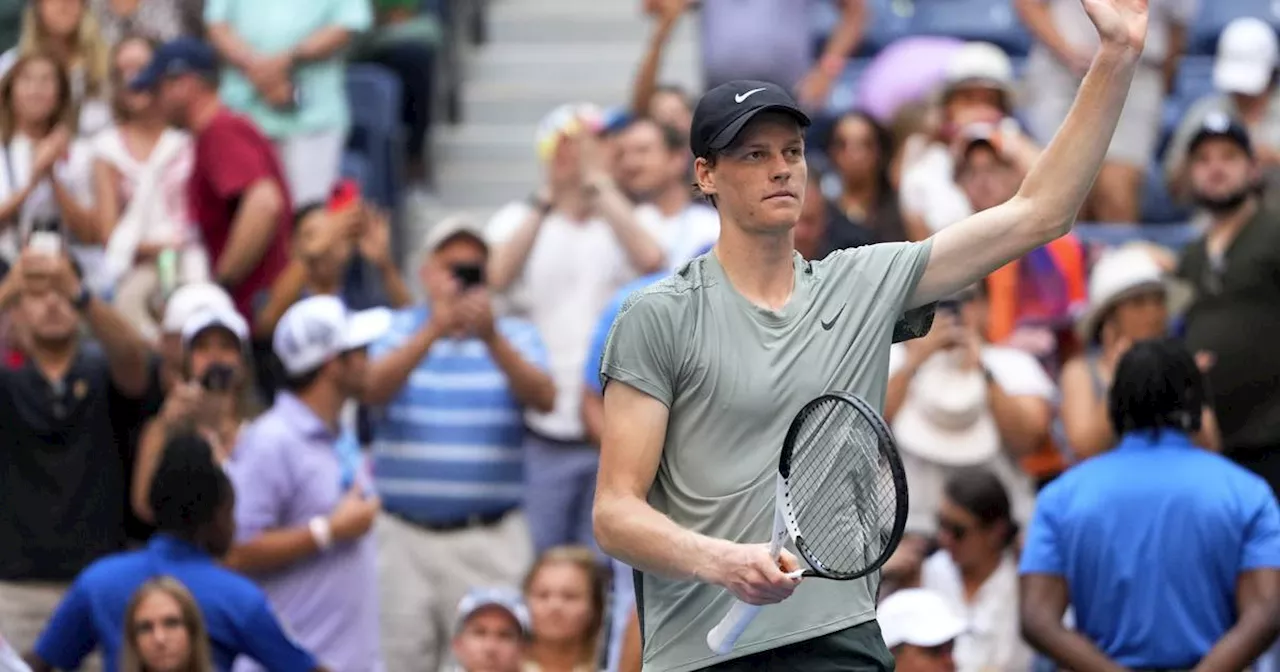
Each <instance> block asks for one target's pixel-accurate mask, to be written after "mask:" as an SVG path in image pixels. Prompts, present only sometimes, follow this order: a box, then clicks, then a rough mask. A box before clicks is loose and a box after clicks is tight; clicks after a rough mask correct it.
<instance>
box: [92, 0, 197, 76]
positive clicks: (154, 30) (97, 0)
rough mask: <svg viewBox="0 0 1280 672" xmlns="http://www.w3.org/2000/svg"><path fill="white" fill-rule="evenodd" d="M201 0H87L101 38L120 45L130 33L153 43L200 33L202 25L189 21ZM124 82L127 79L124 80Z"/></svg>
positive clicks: (114, 44) (110, 43)
mask: <svg viewBox="0 0 1280 672" xmlns="http://www.w3.org/2000/svg"><path fill="white" fill-rule="evenodd" d="M200 4H202V0H89V9H90V10H91V11H92V12H93V16H94V18H96V19H97V21H98V28H99V30H100V31H101V33H102V39H103V41H104V42H105V43H106V44H108V45H113V46H119V44H120V43H121V42H123V41H124V39H125V38H126V37H128V36H130V35H136V36H140V37H143V38H146V39H148V40H154V41H156V42H168V41H170V40H176V39H178V38H179V37H182V36H184V35H193V36H199V35H200V34H201V33H202V32H204V27H203V26H201V25H200V24H199V22H198V21H197V22H196V23H194V24H193V23H192V22H191V19H192V18H196V17H193V16H192V14H193V12H192V10H193V9H194V8H198V7H199V5H200ZM125 81H126V82H127V81H128V80H125Z"/></svg>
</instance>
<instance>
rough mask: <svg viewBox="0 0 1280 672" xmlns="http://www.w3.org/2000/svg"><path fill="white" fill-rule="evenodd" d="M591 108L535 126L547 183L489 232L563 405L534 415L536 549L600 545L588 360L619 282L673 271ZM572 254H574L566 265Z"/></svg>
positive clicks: (531, 476)
mask: <svg viewBox="0 0 1280 672" xmlns="http://www.w3.org/2000/svg"><path fill="white" fill-rule="evenodd" d="M593 119H598V114H597V113H596V111H595V109H594V108H593V107H592V106H587V105H566V106H562V107H560V108H557V109H556V110H554V111H552V112H551V113H550V114H549V115H548V116H547V118H546V119H544V120H543V122H542V124H541V126H540V127H539V132H538V140H537V146H538V148H539V156H540V157H541V158H542V160H543V161H544V162H545V165H546V170H547V176H546V180H547V183H546V186H544V187H543V188H542V189H541V190H540V192H539V194H538V195H537V196H535V197H534V199H533V202H532V203H513V204H511V205H508V206H507V207H505V208H503V209H502V210H500V211H499V212H498V213H497V214H496V215H494V217H493V219H492V220H490V222H489V225H488V227H487V233H488V237H489V239H490V244H491V246H492V254H491V255H490V258H489V263H488V270H487V275H488V281H489V284H490V287H491V288H492V289H493V290H495V291H498V292H503V291H507V290H510V289H517V290H518V292H517V294H516V298H518V299H520V300H521V301H519V303H521V304H523V305H522V307H523V308H524V309H525V310H526V312H527V314H528V315H529V318H530V321H532V322H533V324H534V326H535V327H537V328H538V331H539V333H540V334H542V336H543V338H544V339H545V343H546V346H547V357H548V361H549V363H550V370H551V375H552V379H553V380H554V381H555V383H556V404H555V409H554V410H553V411H552V412H551V413H546V414H542V413H536V412H529V413H527V414H526V423H527V426H528V430H529V434H528V436H527V449H526V453H525V455H526V468H527V471H526V477H527V484H528V488H527V490H526V492H527V495H526V496H527V508H526V512H527V513H528V515H529V525H530V528H531V532H532V533H533V542H534V548H535V550H539V551H540V550H545V549H547V548H551V547H552V546H556V545H559V544H563V543H566V542H570V541H577V542H580V543H584V544H591V543H593V541H592V540H593V538H594V536H593V534H592V531H591V502H592V498H593V496H594V495H593V493H594V491H595V474H596V466H597V463H598V461H599V453H598V451H597V450H596V449H595V447H594V446H592V445H590V444H588V443H587V442H586V435H585V430H584V428H583V426H582V415H581V412H582V396H581V392H582V366H583V364H584V362H585V359H586V354H587V346H588V344H589V339H590V338H591V330H592V328H593V327H595V323H596V318H597V317H598V316H599V314H600V310H601V309H603V308H604V306H605V304H606V303H607V302H608V301H609V299H610V298H611V297H612V296H613V294H614V292H616V291H617V290H618V289H619V288H620V287H621V286H622V285H624V284H626V283H627V282H629V281H631V280H633V279H635V278H636V277H637V276H638V275H641V274H644V273H650V272H654V271H657V270H658V269H660V268H664V267H665V262H664V260H663V254H662V248H661V247H660V245H659V243H658V242H657V240H658V236H657V234H656V232H653V231H650V230H648V229H647V228H646V226H645V222H644V220H642V219H640V218H637V217H636V216H635V213H634V211H633V209H632V207H631V203H630V202H629V201H628V200H627V198H626V196H624V195H623V194H622V193H621V191H620V190H619V189H618V187H617V186H616V185H615V184H614V182H613V180H612V178H610V177H609V175H608V173H607V172H606V171H605V168H604V166H603V164H602V157H601V156H600V148H599V147H598V145H597V141H596V139H595V137H594V136H593V133H594V129H596V128H597V126H596V123H595V121H593ZM566 260H569V261H568V262H566Z"/></svg>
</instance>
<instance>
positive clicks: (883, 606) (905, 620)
mask: <svg viewBox="0 0 1280 672" xmlns="http://www.w3.org/2000/svg"><path fill="white" fill-rule="evenodd" d="M876 621H878V622H879V623H880V634H881V635H883V636H884V643H885V645H886V646H888V647H889V648H891V649H892V648H893V647H895V646H901V645H903V644H910V645H912V646H921V647H926V648H927V647H933V646H941V645H943V644H946V643H947V642H949V641H951V640H953V639H955V638H956V637H959V636H960V635H963V634H964V633H965V624H964V620H963V619H961V618H960V617H959V616H958V615H956V613H955V610H953V609H952V608H951V605H949V604H947V602H946V600H944V599H942V597H940V596H939V595H938V594H937V593H935V592H933V591H931V590H926V589H924V588H907V589H905V590H899V591H898V592H896V593H894V594H892V595H890V596H889V597H886V598H885V599H884V601H883V602H881V603H880V608H879V609H877V610H876Z"/></svg>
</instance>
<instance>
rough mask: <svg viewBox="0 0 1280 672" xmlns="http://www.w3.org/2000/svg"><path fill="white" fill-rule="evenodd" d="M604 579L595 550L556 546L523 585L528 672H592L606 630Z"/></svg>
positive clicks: (548, 552) (526, 671)
mask: <svg viewBox="0 0 1280 672" xmlns="http://www.w3.org/2000/svg"><path fill="white" fill-rule="evenodd" d="M604 587H605V577H604V573H603V572H602V571H601V569H600V564H599V562H598V560H597V559H596V554H595V552H593V551H592V550H591V549H588V548H585V547H581V546H558V547H556V548H552V549H550V550H548V551H546V552H544V553H542V554H541V555H539V556H538V561H537V562H536V563H534V565H533V569H531V570H529V576H528V578H526V579H525V582H524V595H525V601H526V602H527V603H528V605H529V613H530V615H531V616H532V617H533V637H532V641H531V643H530V646H529V654H528V658H527V660H526V663H525V667H524V672H593V670H595V669H597V668H596V661H597V659H598V656H599V651H600V641H601V629H602V628H603V626H604V602H605V595H604Z"/></svg>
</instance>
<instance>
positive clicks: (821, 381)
mask: <svg viewBox="0 0 1280 672" xmlns="http://www.w3.org/2000/svg"><path fill="white" fill-rule="evenodd" d="M930 247H931V243H930V242H928V241H926V242H923V243H886V244H881V245H871V246H866V247H858V248H854V249H849V250H840V251H837V252H834V253H833V254H831V255H830V256H829V257H827V258H826V259H824V260H822V261H818V262H812V263H810V262H807V261H805V260H804V259H802V258H801V257H800V256H799V255H798V254H797V255H796V256H795V273H796V282H795V290H794V293H793V294H792V296H791V299H790V300H789V301H788V303H787V305H786V306H784V307H783V308H782V309H781V310H779V311H771V310H766V309H763V308H760V307H758V306H755V305H754V304H752V303H750V302H749V301H747V299H745V298H744V297H743V296H742V295H741V294H739V293H738V292H737V291H736V290H735V289H734V288H733V286H732V285H731V284H730V283H729V281H728V280H727V278H726V277H725V275H724V269H723V268H722V267H721V266H720V263H719V262H718V261H717V259H716V257H715V255H714V253H711V254H707V255H704V256H701V257H698V258H697V259H694V260H693V261H691V262H689V263H688V264H687V265H685V266H684V267H683V268H681V269H680V270H679V271H678V272H677V273H676V274H675V275H672V276H670V277H668V278H665V279H663V280H661V281H659V282H657V283H656V284H654V285H651V286H649V287H647V288H645V289H642V290H640V291H638V292H636V293H635V294H633V295H632V296H631V297H630V298H629V299H628V300H627V301H626V303H625V304H624V305H623V308H622V310H621V312H620V313H619V314H618V318H617V320H616V321H615V322H614V325H613V329H612V331H611V332H610V335H609V340H608V342H607V344H606V346H605V353H604V359H603V362H602V364H601V377H602V382H604V383H605V384H608V382H609V381H618V382H621V383H625V384H627V385H630V386H632V387H634V388H636V389H638V390H640V391H641V392H644V393H645V394H648V395H650V396H652V397H654V398H655V399H657V400H659V401H661V402H662V403H663V404H665V405H666V406H667V407H668V408H669V409H670V416H669V420H668V425H667V436H666V442H665V444H664V445H663V450H662V459H661V463H660V465H659V467H658V473H657V476H656V478H655V480H654V483H653V487H652V488H651V489H650V491H649V497H648V501H649V503H650V504H651V505H652V506H653V507H654V508H656V509H657V510H658V511H660V512H662V513H663V514H665V515H667V516H668V517H670V518H671V519H672V520H673V521H675V523H676V524H678V525H680V526H682V527H685V528H687V529H690V530H693V531H695V532H698V533H700V534H704V535H707V536H710V537H716V538H720V539H729V540H732V541H735V542H742V543H763V542H766V541H768V539H769V536H770V533H771V531H772V528H773V509H774V480H775V474H776V473H777V462H778V454H779V451H780V450H781V447H782V441H783V437H784V436H785V435H786V431H787V427H788V425H789V424H790V423H791V420H792V418H793V417H794V416H795V414H796V412H797V411H799V410H800V408H801V407H802V406H803V405H804V404H805V403H806V402H808V401H810V400H811V399H813V398H815V397H817V396H819V395H821V394H823V393H824V392H829V391H837V390H838V391H846V392H851V393H853V394H856V395H858V396H859V397H862V398H863V399H865V400H866V401H867V402H869V403H870V404H871V405H872V406H874V407H876V408H877V410H879V409H880V408H881V407H882V406H883V404H884V395H885V389H886V387H887V385H888V376H889V346H890V345H891V344H892V343H893V342H895V341H901V340H906V339H908V338H915V337H918V336H922V335H924V334H925V333H926V332H927V331H928V329H929V326H930V325H931V323H932V310H931V308H924V309H920V310H913V311H910V312H909V313H906V315H905V317H904V308H905V306H904V304H905V302H906V301H907V299H908V298H909V297H910V295H911V294H912V292H914V290H915V286H916V283H917V282H918V281H919V279H920V277H921V275H923V273H924V269H925V266H926V265H927V263H928V260H929V251H930ZM793 550H794V549H793ZM878 583H879V577H878V575H872V576H869V577H866V578H864V579H860V580H856V581H849V582H836V581H829V580H825V579H806V580H805V581H803V582H802V583H801V584H800V586H799V587H798V588H797V589H796V592H795V593H794V594H793V595H792V596H791V597H790V598H788V599H787V600H786V601H784V602H782V603H780V604H777V605H773V606H769V607H766V608H765V609H763V610H761V611H760V613H759V615H758V616H757V618H756V619H755V621H754V622H753V623H752V624H751V626H750V627H748V628H747V630H746V632H745V633H744V634H743V636H742V638H741V639H739V640H738V644H737V647H736V648H735V649H734V651H733V652H732V653H730V654H728V655H726V656H723V657H717V656H715V655H714V654H713V653H712V652H711V650H710V649H709V648H708V647H707V644H706V635H707V632H708V631H709V630H710V629H711V628H712V627H714V626H715V625H716V623H717V622H719V621H720V619H721V618H722V617H723V616H724V614H725V613H726V612H728V610H729V608H730V606H732V605H733V602H734V598H733V596H732V595H731V594H729V593H728V592H726V591H724V590H723V589H721V588H719V587H716V586H712V585H709V584H703V583H696V582H688V581H672V580H669V579H666V578H663V577H660V576H655V575H651V574H645V575H642V576H641V577H640V579H639V580H638V582H637V584H638V585H637V593H636V597H637V604H638V606H639V609H640V617H641V622H642V624H643V637H644V669H645V671H646V672H673V671H683V670H695V669H700V668H703V667H706V666H708V665H712V664H715V663H719V662H723V661H724V660H729V659H731V658H736V657H741V656H744V655H748V654H751V653H757V652H760V651H765V650H769V649H773V648H777V647H780V646H784V645H787V644H793V643H796V642H800V641H804V640H806V639H810V638H814V637H818V636H821V635H825V634H828V633H831V632H835V631H837V630H842V629H844V628H848V627H852V626H854V625H858V624H860V623H863V622H866V621H869V620H872V619H873V618H875V592H876V587H877V585H878Z"/></svg>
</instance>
